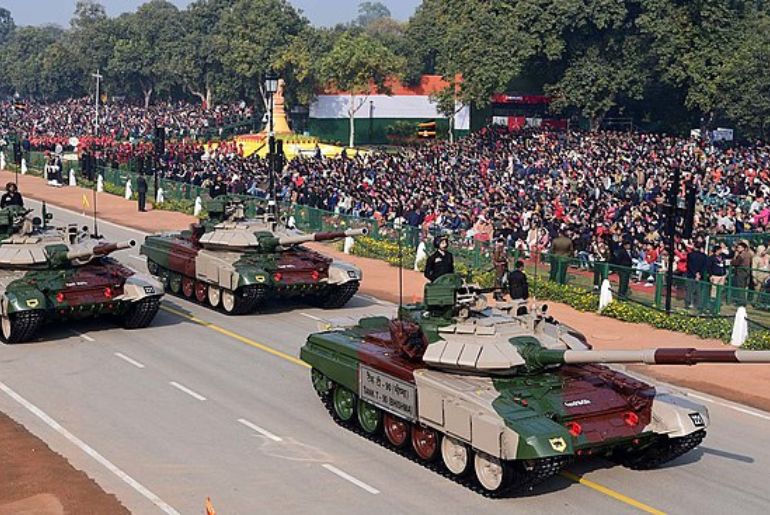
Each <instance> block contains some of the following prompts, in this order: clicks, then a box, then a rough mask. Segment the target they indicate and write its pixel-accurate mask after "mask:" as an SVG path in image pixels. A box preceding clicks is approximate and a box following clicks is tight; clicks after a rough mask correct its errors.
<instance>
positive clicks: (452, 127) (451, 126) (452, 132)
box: [449, 113, 457, 145]
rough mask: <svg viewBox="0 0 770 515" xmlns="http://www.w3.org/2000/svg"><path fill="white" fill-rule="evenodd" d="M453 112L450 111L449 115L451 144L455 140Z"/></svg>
mask: <svg viewBox="0 0 770 515" xmlns="http://www.w3.org/2000/svg"><path fill="white" fill-rule="evenodd" d="M455 114H457V113H452V114H451V115H450V116H449V144H450V145H451V144H453V143H454V142H455Z"/></svg>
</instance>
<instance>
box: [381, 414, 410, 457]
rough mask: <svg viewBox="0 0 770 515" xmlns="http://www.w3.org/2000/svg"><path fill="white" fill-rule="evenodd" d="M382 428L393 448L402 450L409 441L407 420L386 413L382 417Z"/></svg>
mask: <svg viewBox="0 0 770 515" xmlns="http://www.w3.org/2000/svg"><path fill="white" fill-rule="evenodd" d="M382 426H383V429H384V430H385V438H387V439H388V442H390V444H391V445H392V446H393V447H397V448H401V447H403V446H405V445H406V443H407V442H408V441H409V432H410V431H409V422H407V421H406V420H401V419H400V418H398V417H396V416H395V415H391V414H390V413H385V414H384V415H383V416H382Z"/></svg>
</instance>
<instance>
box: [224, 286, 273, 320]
mask: <svg viewBox="0 0 770 515" xmlns="http://www.w3.org/2000/svg"><path fill="white" fill-rule="evenodd" d="M236 295H238V300H237V302H236V305H235V309H234V310H233V312H232V313H231V314H232V315H244V314H246V313H252V312H254V311H256V310H257V308H259V306H261V305H262V304H263V303H264V302H265V299H267V290H265V288H263V287H262V286H258V285H251V286H244V287H243V289H242V292H241V293H240V294H236Z"/></svg>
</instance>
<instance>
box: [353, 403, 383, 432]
mask: <svg viewBox="0 0 770 515" xmlns="http://www.w3.org/2000/svg"><path fill="white" fill-rule="evenodd" d="M356 412H357V413H358V425H359V426H361V429H363V430H364V431H365V432H367V433H369V434H370V435H373V434H376V433H377V432H378V431H379V430H380V428H381V427H382V413H381V412H380V410H379V408H377V407H376V406H373V405H371V404H369V403H368V402H366V401H364V400H361V399H359V400H358V406H356Z"/></svg>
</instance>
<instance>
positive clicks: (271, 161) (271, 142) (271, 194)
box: [265, 71, 278, 220]
mask: <svg viewBox="0 0 770 515" xmlns="http://www.w3.org/2000/svg"><path fill="white" fill-rule="evenodd" d="M276 91H278V76H277V75H276V74H275V73H274V72H273V71H269V72H267V73H266V74H265V92H266V93H267V94H268V95H270V114H269V116H270V118H269V123H268V138H269V139H268V152H269V153H268V166H269V168H270V175H269V186H268V190H269V191H268V202H267V207H268V211H269V212H270V213H272V214H273V217H274V220H277V219H278V207H277V203H276V194H275V173H276V170H275V166H276V162H277V159H276V155H275V132H274V128H273V96H274V95H275V92H276Z"/></svg>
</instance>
